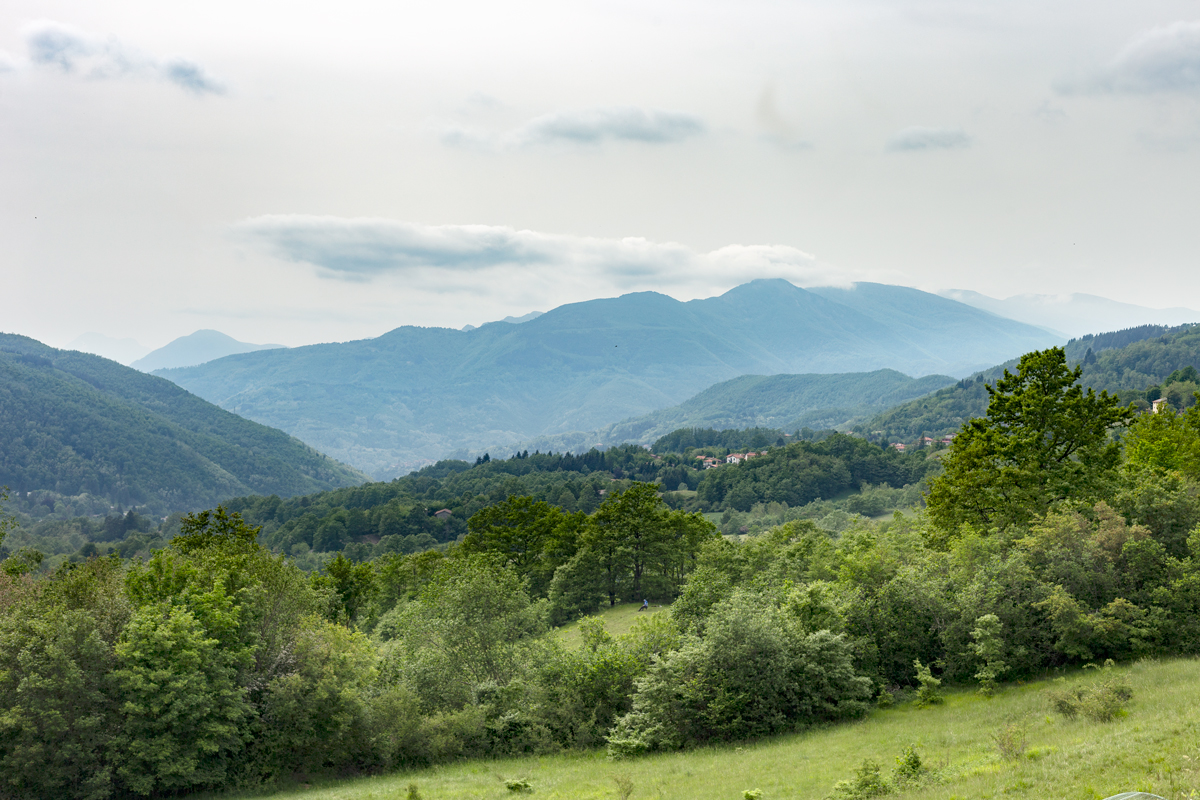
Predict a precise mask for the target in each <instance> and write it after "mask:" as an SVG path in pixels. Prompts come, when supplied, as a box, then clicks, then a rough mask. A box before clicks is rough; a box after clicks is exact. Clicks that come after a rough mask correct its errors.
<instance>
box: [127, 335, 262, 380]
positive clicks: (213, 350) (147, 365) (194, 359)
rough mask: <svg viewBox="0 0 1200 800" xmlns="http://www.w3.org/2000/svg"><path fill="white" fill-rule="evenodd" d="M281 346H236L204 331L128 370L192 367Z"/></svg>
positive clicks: (228, 339) (227, 338)
mask: <svg viewBox="0 0 1200 800" xmlns="http://www.w3.org/2000/svg"><path fill="white" fill-rule="evenodd" d="M282 348H283V345H281V344H251V343H249V342H239V341H238V340H237V339H234V338H233V337H232V336H229V335H227V334H224V333H221V332H220V331H214V330H212V329H211V328H204V329H202V330H198V331H196V332H195V333H189V334H188V335H187V336H180V337H179V338H178V339H175V340H174V341H171V342H169V343H168V344H165V345H163V346H162V347H160V348H158V349H157V350H154V351H152V352H150V353H148V354H147V355H145V356H143V357H142V358H139V359H138V360H137V361H134V362H133V363H132V364H130V365H129V366H131V367H133V368H134V369H138V370H141V371H142V372H153V371H154V370H157V369H173V368H176V367H194V366H196V365H198V364H204V363H207V362H209V361H213V360H215V359H218V358H224V357H225V356H232V355H237V354H239V353H252V352H254V351H256V350H278V349H282Z"/></svg>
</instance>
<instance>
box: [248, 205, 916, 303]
mask: <svg viewBox="0 0 1200 800" xmlns="http://www.w3.org/2000/svg"><path fill="white" fill-rule="evenodd" d="M232 233H233V236H234V237H235V238H236V239H238V240H241V241H243V242H246V243H249V244H251V245H253V246H255V247H259V248H263V249H265V250H267V251H268V252H270V253H271V254H272V255H274V256H276V257H277V258H281V259H283V260H285V261H291V262H298V263H304V264H309V265H312V266H315V267H317V268H318V271H319V273H318V274H320V275H322V276H323V277H326V278H332V279H339V280H344V281H365V280H372V279H374V278H376V277H379V276H385V275H390V276H398V277H401V278H402V279H403V280H404V281H405V282H407V283H410V284H412V285H415V286H421V287H423V288H431V287H433V286H438V285H440V286H443V287H444V288H446V289H447V290H450V287H452V286H453V285H454V284H455V283H459V284H461V285H463V286H465V285H466V283H464V281H466V282H467V283H469V284H470V285H476V286H477V285H479V284H478V282H479V281H480V280H501V281H504V280H508V279H509V278H511V277H514V276H516V275H520V276H521V277H522V278H524V279H528V278H531V277H533V278H536V279H538V280H540V281H543V282H548V283H553V282H558V281H592V282H598V283H599V284H601V285H607V286H609V287H612V288H614V289H616V290H622V291H632V290H637V289H644V288H651V287H662V288H674V287H681V288H685V293H687V292H686V287H695V288H696V289H697V291H701V292H703V291H705V290H707V289H709V288H712V287H720V286H726V285H727V286H734V285H737V284H741V283H745V282H747V281H750V280H754V279H755V278H783V279H785V280H788V281H791V282H792V283H794V284H796V285H798V286H849V285H851V284H852V283H853V282H854V281H855V280H865V279H880V278H887V277H891V278H895V277H897V276H896V275H894V274H893V275H890V276H889V275H883V274H879V273H867V272H855V271H849V270H844V269H839V268H836V267H833V266H830V265H827V264H823V263H821V262H820V261H818V260H817V259H816V258H815V257H814V256H812V255H810V254H808V253H805V252H803V251H802V250H798V249H797V248H794V247H789V246H786V245H740V244H734V245H728V246H726V247H721V248H719V249H716V250H713V251H711V252H707V253H702V252H697V251H695V250H693V249H692V248H689V247H687V246H685V245H682V244H678V243H675V242H664V243H659V242H652V241H649V240H647V239H643V238H637V237H630V238H625V239H605V238H598V237H586V236H570V235H564V234H554V233H543V232H538V231H530V230H516V229H513V228H509V227H505V226H496V225H423V224H420V223H415V222H405V221H399V220H388V219H361V218H360V219H353V218H343V217H328V216H307V215H268V216H261V217H254V218H252V219H248V220H245V221H243V222H241V223H239V224H238V225H236V226H235V227H234V228H233V232H232Z"/></svg>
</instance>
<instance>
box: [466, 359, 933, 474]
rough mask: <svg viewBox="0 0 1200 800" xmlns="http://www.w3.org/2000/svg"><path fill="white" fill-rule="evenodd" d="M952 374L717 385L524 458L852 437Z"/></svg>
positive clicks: (541, 446) (556, 441)
mask: <svg viewBox="0 0 1200 800" xmlns="http://www.w3.org/2000/svg"><path fill="white" fill-rule="evenodd" d="M954 382H955V380H954V378H951V377H949V376H947V375H926V376H925V377H923V378H910V377H908V376H907V375H904V374H901V373H899V372H897V371H896V370H894V369H881V370H876V371H875V372H848V373H835V374H809V375H742V376H741V377H738V378H733V379H732V380H728V381H723V382H721V383H718V384H715V385H714V386H710V387H708V388H707V389H705V390H704V391H702V392H700V393H699V394H697V395H695V396H693V397H690V398H688V399H687V400H685V401H684V402H682V403H680V404H679V405H677V406H671V407H669V408H661V409H658V410H657V411H651V412H650V413H649V414H644V415H642V416H640V417H634V418H633V419H626V420H622V421H621V422H617V423H614V424H612V425H609V426H607V427H605V428H603V429H601V430H598V431H589V432H582V431H576V432H571V433H563V434H558V435H554V436H540V437H537V438H534V439H531V440H529V441H527V442H520V443H518V444H517V445H516V447H515V449H516V450H517V451H521V450H541V451H543V452H573V453H581V452H586V451H587V450H588V449H589V448H592V447H600V448H603V447H610V446H612V445H616V444H624V443H626V442H632V443H634V444H644V445H648V444H651V443H653V442H654V441H656V440H658V439H659V438H661V437H663V436H665V435H666V434H668V433H671V432H673V431H677V430H679V429H681V428H712V429H714V430H730V429H739V430H744V429H747V428H774V429H778V430H782V431H789V432H790V431H795V430H799V429H800V428H814V429H831V428H836V429H841V430H848V429H850V428H851V427H853V426H854V425H855V424H856V423H859V422H861V421H863V420H864V419H866V418H869V417H872V416H874V415H876V414H878V413H879V412H880V411H883V410H884V409H887V408H891V407H892V406H895V405H899V404H900V403H904V402H905V401H907V400H911V399H912V398H915V397H922V396H924V395H927V394H929V393H930V392H934V391H937V390H938V389H941V388H943V387H945V386H948V385H950V384H953V383H954ZM507 450H508V449H507V448H482V449H480V450H477V451H464V452H460V453H455V454H452V455H453V457H456V458H464V459H471V458H476V457H477V456H479V455H482V452H483V451H488V452H489V454H494V455H497V456H499V455H501V454H503V453H505V452H507Z"/></svg>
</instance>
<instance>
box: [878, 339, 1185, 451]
mask: <svg viewBox="0 0 1200 800" xmlns="http://www.w3.org/2000/svg"><path fill="white" fill-rule="evenodd" d="M1066 351H1067V359H1068V361H1070V362H1071V363H1073V364H1079V363H1082V365H1083V378H1082V383H1083V385H1084V386H1085V387H1090V388H1093V389H1095V390H1096V391H1098V392H1099V391H1107V392H1108V393H1109V394H1116V395H1118V396H1119V397H1120V398H1121V400H1122V402H1126V403H1128V402H1135V403H1138V404H1139V405H1141V406H1143V407H1144V406H1146V405H1147V397H1146V389H1147V388H1148V387H1151V386H1156V385H1159V386H1160V390H1161V392H1162V393H1163V394H1164V395H1167V396H1170V397H1171V400H1172V403H1173V405H1176V406H1183V405H1187V404H1190V400H1191V393H1192V392H1193V391H1196V389H1197V388H1200V387H1197V386H1196V385H1195V383H1194V381H1193V382H1191V383H1189V382H1188V381H1187V380H1186V379H1185V380H1182V381H1179V380H1177V381H1176V383H1175V385H1173V386H1161V384H1163V383H1164V382H1165V381H1168V379H1170V378H1171V377H1172V374H1173V373H1175V372H1176V371H1177V370H1185V369H1186V368H1187V367H1200V325H1184V326H1180V327H1177V328H1166V327H1163V326H1158V325H1144V326H1142V327H1140V328H1131V329H1129V330H1124V331H1114V332H1112V333H1103V334H1096V335H1092V336H1084V337H1081V338H1079V339H1072V340H1071V342H1069V343H1068V344H1067V347H1066ZM1015 363H1016V362H1015V361H1009V362H1006V363H1004V364H1001V365H999V366H996V367H992V368H991V369H989V370H985V371H983V372H979V373H977V374H975V375H974V376H972V377H970V378H966V379H964V380H962V381H959V382H958V383H956V384H955V385H953V386H948V387H946V388H944V389H940V390H938V391H936V392H934V393H933V394H930V395H928V396H925V397H920V398H917V399H914V400H910V401H908V402H907V403H902V404H900V405H898V406H896V407H895V408H890V409H888V410H887V411H884V412H882V413H880V414H878V415H876V416H875V417H873V418H871V419H870V420H868V421H867V422H865V423H862V424H861V425H859V426H857V427H856V428H855V431H856V432H858V433H860V434H866V435H880V436H883V437H887V438H892V439H901V440H904V441H908V440H912V439H915V438H917V437H919V436H921V435H922V434H927V435H930V436H938V435H941V434H946V433H953V432H955V431H957V430H958V429H959V428H961V427H962V424H963V423H964V422H966V421H967V420H968V419H971V418H972V417H981V416H983V415H984V414H985V413H986V412H987V406H988V393H987V389H986V388H985V385H984V384H985V383H990V382H992V381H993V380H995V379H996V378H997V377H999V376H1000V375H1002V374H1003V371H1004V369H1005V368H1012V367H1013V366H1014V365H1015ZM1178 377H1179V376H1176V378H1178Z"/></svg>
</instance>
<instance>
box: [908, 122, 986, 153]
mask: <svg viewBox="0 0 1200 800" xmlns="http://www.w3.org/2000/svg"><path fill="white" fill-rule="evenodd" d="M970 145H971V137H970V136H968V135H967V134H966V132H965V131H963V130H962V129H961V128H923V127H920V126H916V125H914V126H913V127H911V128H905V129H904V130H901V131H897V132H896V133H895V134H893V135H892V138H890V139H888V142H887V149H888V150H891V151H894V152H903V151H912V150H957V149H961V148H964V147H969V146H970Z"/></svg>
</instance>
